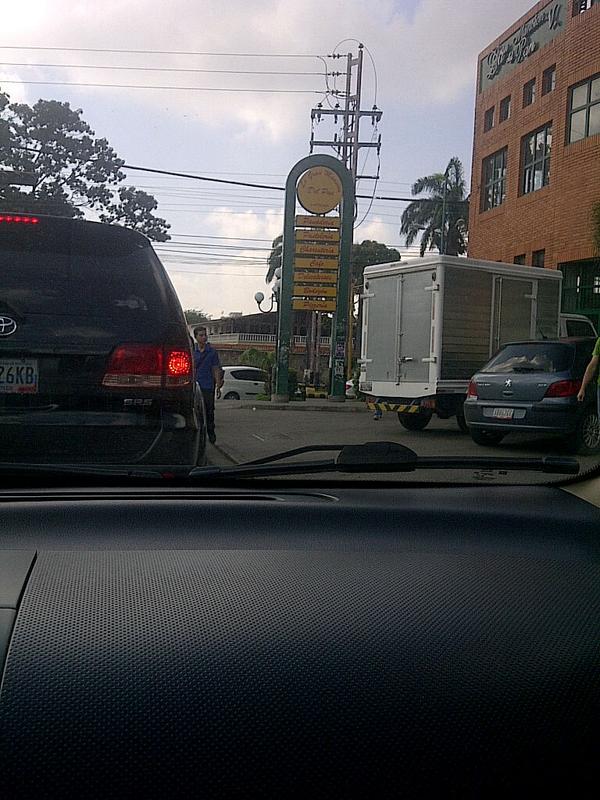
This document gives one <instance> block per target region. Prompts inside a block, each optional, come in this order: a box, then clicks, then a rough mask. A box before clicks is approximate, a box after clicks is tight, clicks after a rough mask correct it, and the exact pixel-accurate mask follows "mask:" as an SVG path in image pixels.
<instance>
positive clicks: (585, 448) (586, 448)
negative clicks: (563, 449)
mask: <svg viewBox="0 0 600 800" xmlns="http://www.w3.org/2000/svg"><path fill="white" fill-rule="evenodd" d="M569 450H570V452H572V453H576V454H577V455H580V456H589V455H593V454H594V453H597V452H598V451H600V420H599V419H598V412H597V411H596V409H595V408H594V406H590V407H589V408H587V409H586V410H585V411H584V412H583V414H582V415H581V417H580V418H579V422H578V423H577V427H576V428H575V433H574V435H573V438H572V439H570V441H569Z"/></svg>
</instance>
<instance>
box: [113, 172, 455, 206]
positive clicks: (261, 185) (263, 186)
mask: <svg viewBox="0 0 600 800" xmlns="http://www.w3.org/2000/svg"><path fill="white" fill-rule="evenodd" d="M122 169H134V170H139V171H140V172H151V173H153V174H156V175H170V176H173V177H176V178H190V179H191V180H196V181H210V182H211V183H223V184H227V185H230V186H250V187H252V188H255V189H271V190H273V191H278V192H285V186H272V185H267V184H264V183H248V182H246V181H232V180H226V179H225V178H209V177H206V176H205V175H190V173H187V172H173V171H171V170H166V169H152V168H150V167H138V166H133V165H132V164H123V167H122ZM356 198H357V199H359V200H371V195H370V194H357V195H356ZM373 199H374V200H390V201H394V202H400V203H414V202H415V201H424V202H430V203H439V202H441V201H440V200H438V199H436V198H434V197H388V196H385V195H375V197H374V198H373ZM446 202H447V203H449V204H450V205H452V204H454V205H459V204H461V203H464V202H465V200H447V201H446Z"/></svg>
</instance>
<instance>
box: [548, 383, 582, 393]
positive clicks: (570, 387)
mask: <svg viewBox="0 0 600 800" xmlns="http://www.w3.org/2000/svg"><path fill="white" fill-rule="evenodd" d="M580 388H581V381H556V383H551V384H550V386H549V387H548V390H547V392H546V394H545V395H544V397H574V396H575V395H576V394H577V392H578V391H579V389H580Z"/></svg>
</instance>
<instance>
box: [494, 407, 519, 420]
mask: <svg viewBox="0 0 600 800" xmlns="http://www.w3.org/2000/svg"><path fill="white" fill-rule="evenodd" d="M514 413H515V410H514V408H495V409H494V410H493V411H492V417H495V418H496V419H512V418H513V415H514Z"/></svg>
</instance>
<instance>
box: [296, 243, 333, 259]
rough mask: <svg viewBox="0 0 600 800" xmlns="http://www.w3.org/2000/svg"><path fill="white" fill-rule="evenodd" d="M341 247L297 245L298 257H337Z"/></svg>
mask: <svg viewBox="0 0 600 800" xmlns="http://www.w3.org/2000/svg"><path fill="white" fill-rule="evenodd" d="M338 253H339V247H338V246H337V245H334V244H304V243H300V242H298V243H296V255H297V256H337V254H338Z"/></svg>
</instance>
